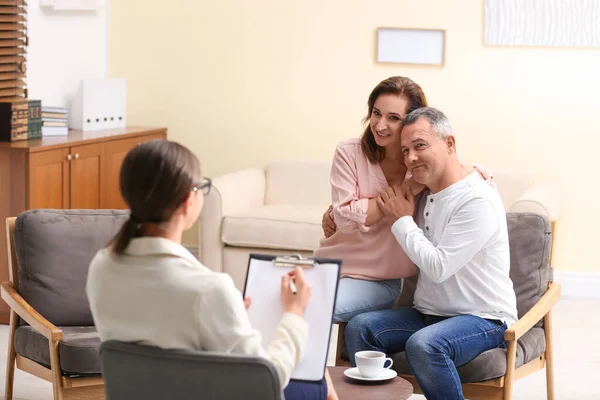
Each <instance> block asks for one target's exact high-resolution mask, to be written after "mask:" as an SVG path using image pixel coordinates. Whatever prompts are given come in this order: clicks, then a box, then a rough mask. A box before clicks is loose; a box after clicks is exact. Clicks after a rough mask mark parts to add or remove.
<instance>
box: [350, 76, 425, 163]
mask: <svg viewBox="0 0 600 400" xmlns="http://www.w3.org/2000/svg"><path fill="white" fill-rule="evenodd" d="M382 94H395V95H397V96H406V97H408V100H409V101H408V111H407V114H408V113H410V112H411V111H413V110H416V109H417V108H421V107H427V98H426V97H425V93H423V89H421V86H419V85H417V84H416V83H415V82H413V81H412V80H411V79H409V78H405V77H403V76H392V77H390V78H387V79H385V80H383V81H381V82H379V84H378V85H377V86H375V89H373V91H372V92H371V94H370V95H369V100H368V101H367V105H368V107H369V113H368V114H367V116H366V117H365V118H364V119H363V122H364V123H365V124H366V125H367V126H366V128H365V131H364V132H363V135H362V137H361V139H360V144H361V146H362V150H363V152H364V153H365V154H366V155H367V158H368V159H369V161H371V162H372V163H374V162H381V161H383V160H384V158H385V148H384V147H379V146H378V145H377V143H376V142H375V137H374V136H373V132H372V131H371V125H370V124H369V122H370V121H371V114H372V113H373V106H374V105H375V101H376V100H377V98H378V97H379V96H380V95H382Z"/></svg>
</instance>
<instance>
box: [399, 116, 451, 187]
mask: <svg viewBox="0 0 600 400" xmlns="http://www.w3.org/2000/svg"><path fill="white" fill-rule="evenodd" d="M451 138H452V137H451V136H449V137H448V138H446V139H440V138H439V137H438V136H437V134H436V133H435V131H434V130H433V128H432V127H431V125H430V124H429V121H428V120H427V119H426V118H419V119H418V120H417V122H415V123H414V124H412V125H408V126H405V127H404V128H402V134H401V135H400V144H401V146H402V154H403V155H404V162H405V164H406V167H407V168H408V170H409V171H410V173H411V174H412V176H413V179H414V180H415V181H416V182H418V183H420V184H422V185H426V186H429V187H430V189H431V186H432V184H433V185H435V183H436V182H438V181H439V180H440V179H441V178H442V176H443V173H444V170H445V168H446V165H447V164H448V162H449V160H450V154H451V153H452V150H453V148H452V147H453V139H451Z"/></svg>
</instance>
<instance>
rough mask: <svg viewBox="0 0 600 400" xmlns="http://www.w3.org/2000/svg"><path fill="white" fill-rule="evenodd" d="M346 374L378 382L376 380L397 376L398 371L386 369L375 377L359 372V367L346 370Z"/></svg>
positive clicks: (360, 379)
mask: <svg viewBox="0 0 600 400" xmlns="http://www.w3.org/2000/svg"><path fill="white" fill-rule="evenodd" d="M344 375H346V376H347V377H348V378H352V379H358V380H359V381H369V382H376V381H387V380H388V379H392V378H395V377H396V376H397V375H398V373H396V371H394V370H393V369H389V368H388V369H384V370H383V371H382V372H381V373H380V374H379V376H376V377H375V378H365V377H364V376H362V375H361V374H360V372H358V368H348V369H347V370H345V371H344Z"/></svg>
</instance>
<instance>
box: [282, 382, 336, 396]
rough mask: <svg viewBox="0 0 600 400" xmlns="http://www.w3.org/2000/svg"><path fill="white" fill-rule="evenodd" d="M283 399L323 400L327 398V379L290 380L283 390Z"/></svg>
mask: <svg viewBox="0 0 600 400" xmlns="http://www.w3.org/2000/svg"><path fill="white" fill-rule="evenodd" d="M283 395H284V396H285V400H325V399H326V398H327V380H326V379H325V378H323V379H322V380H320V381H319V382H314V383H313V382H299V381H294V380H291V381H290V383H289V384H288V385H287V386H286V387H285V389H284V391H283Z"/></svg>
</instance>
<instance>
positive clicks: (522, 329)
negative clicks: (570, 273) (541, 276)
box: [504, 282, 561, 341]
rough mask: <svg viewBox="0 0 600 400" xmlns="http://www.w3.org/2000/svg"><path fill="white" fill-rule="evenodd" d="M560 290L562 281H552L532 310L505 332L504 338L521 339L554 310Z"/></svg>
mask: <svg viewBox="0 0 600 400" xmlns="http://www.w3.org/2000/svg"><path fill="white" fill-rule="evenodd" d="M560 291H561V286H560V283H558V282H550V284H549V285H548V290H546V293H544V295H543V296H542V297H541V298H540V299H539V300H538V302H537V303H536V304H535V305H534V306H533V307H532V308H531V310H529V311H527V313H526V314H525V315H523V316H522V317H521V318H520V319H519V320H518V321H517V322H515V323H514V325H512V326H510V327H509V328H508V329H507V330H506V331H505V332H504V340H512V341H515V340H519V338H520V337H521V336H523V335H524V334H525V333H526V332H527V331H528V330H530V329H531V328H532V327H533V326H534V325H535V324H537V323H538V321H539V320H541V319H542V318H544V316H545V315H546V314H548V313H549V312H550V310H552V307H554V305H555V304H556V302H557V301H558V299H559V298H560Z"/></svg>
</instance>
